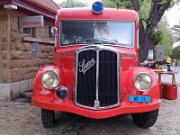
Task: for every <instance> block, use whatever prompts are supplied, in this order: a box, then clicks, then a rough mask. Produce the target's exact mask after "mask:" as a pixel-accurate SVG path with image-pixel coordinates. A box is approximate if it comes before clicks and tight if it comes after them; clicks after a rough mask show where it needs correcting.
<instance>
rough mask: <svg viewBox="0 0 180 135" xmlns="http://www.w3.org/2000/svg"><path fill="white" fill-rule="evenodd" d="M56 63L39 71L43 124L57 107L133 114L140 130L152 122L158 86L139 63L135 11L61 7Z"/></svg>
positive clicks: (36, 100)
mask: <svg viewBox="0 0 180 135" xmlns="http://www.w3.org/2000/svg"><path fill="white" fill-rule="evenodd" d="M55 27H56V34H55V37H56V38H55V40H56V43H55V49H54V63H53V65H50V66H43V67H41V68H40V69H39V71H38V73H37V75H36V78H35V83H34V88H33V96H32V103H33V104H34V105H35V106H38V107H40V108H41V110H42V111H41V115H42V124H43V126H44V127H45V128H48V127H53V126H54V121H55V111H62V112H69V113H74V114H77V115H81V116H85V117H89V118H94V119H103V118H109V117H113V116H117V115H121V114H131V115H132V118H133V121H134V123H135V124H136V125H137V126H139V127H141V128H149V127H151V126H153V125H154V124H155V122H156V120H157V117H158V108H159V107H160V102H161V100H160V90H159V83H158V81H157V77H156V74H155V73H154V71H153V70H152V69H149V68H143V67H138V50H139V43H138V35H139V33H138V31H139V22H138V14H137V12H135V11H133V10H127V9H116V8H103V5H102V3H101V2H95V3H94V4H93V6H92V8H68V9H60V10H58V11H57V17H56V21H55Z"/></svg>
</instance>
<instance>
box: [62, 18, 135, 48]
mask: <svg viewBox="0 0 180 135" xmlns="http://www.w3.org/2000/svg"><path fill="white" fill-rule="evenodd" d="M60 29H61V30H60V44H61V46H68V45H77V44H91V45H92V44H103V45H106V44H112V45H119V46H124V47H128V48H132V47H133V35H134V22H119V21H77V20H76V21H60Z"/></svg>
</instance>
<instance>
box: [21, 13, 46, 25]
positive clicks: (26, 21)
mask: <svg viewBox="0 0 180 135" xmlns="http://www.w3.org/2000/svg"><path fill="white" fill-rule="evenodd" d="M19 27H20V28H34V27H44V17H43V16H42V15H39V16H25V17H20V18H19Z"/></svg>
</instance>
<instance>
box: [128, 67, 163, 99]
mask: <svg viewBox="0 0 180 135" xmlns="http://www.w3.org/2000/svg"><path fill="white" fill-rule="evenodd" d="M139 73H147V74H149V75H150V77H151V78H152V86H151V88H150V89H149V90H147V91H146V92H141V91H139V90H138V89H136V87H135V86H134V79H135V77H136V75H137V74H139ZM127 93H128V96H126V98H129V95H143V96H150V97H151V99H152V100H157V99H160V89H159V82H158V79H157V76H156V74H155V72H154V71H153V70H152V69H150V68H143V67H132V68H130V70H129V79H128V86H127ZM127 100H128V99H127Z"/></svg>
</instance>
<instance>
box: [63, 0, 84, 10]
mask: <svg viewBox="0 0 180 135" xmlns="http://www.w3.org/2000/svg"><path fill="white" fill-rule="evenodd" d="M86 6H87V4H86V3H83V2H79V1H77V0H66V1H63V2H62V3H61V4H60V7H61V8H72V7H86Z"/></svg>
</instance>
